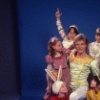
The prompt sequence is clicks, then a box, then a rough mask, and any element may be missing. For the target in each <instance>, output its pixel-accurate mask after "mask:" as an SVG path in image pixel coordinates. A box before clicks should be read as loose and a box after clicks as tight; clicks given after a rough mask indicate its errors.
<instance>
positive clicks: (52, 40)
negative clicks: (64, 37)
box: [50, 36, 58, 42]
mask: <svg viewBox="0 0 100 100" xmlns="http://www.w3.org/2000/svg"><path fill="white" fill-rule="evenodd" d="M55 40H58V38H57V37H56V36H54V37H52V38H51V39H50V42H54V41H55Z"/></svg>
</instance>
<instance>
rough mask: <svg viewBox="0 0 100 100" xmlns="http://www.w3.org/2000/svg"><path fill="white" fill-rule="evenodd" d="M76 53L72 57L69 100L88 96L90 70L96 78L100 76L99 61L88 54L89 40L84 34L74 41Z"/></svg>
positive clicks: (70, 59) (78, 99)
mask: <svg viewBox="0 0 100 100" xmlns="http://www.w3.org/2000/svg"><path fill="white" fill-rule="evenodd" d="M74 45H75V49H76V52H75V53H74V54H73V53H72V54H71V55H70V58H69V61H70V75H71V83H70V87H71V89H72V93H71V94H70V98H69V100H82V99H83V98H85V96H86V92H87V89H88V82H87V78H88V75H89V73H90V69H91V70H92V72H93V75H94V76H98V78H99V75H100V72H99V65H98V61H96V60H94V59H93V58H92V57H91V56H89V55H88V54H87V53H86V48H87V46H88V40H87V38H86V37H85V36H84V35H83V34H79V35H77V36H76V37H75V39H74Z"/></svg>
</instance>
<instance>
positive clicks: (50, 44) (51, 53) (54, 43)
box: [48, 37, 61, 57]
mask: <svg viewBox="0 0 100 100" xmlns="http://www.w3.org/2000/svg"><path fill="white" fill-rule="evenodd" d="M58 41H61V40H60V39H58V38H57V37H52V38H51V39H50V40H49V42H48V50H49V53H50V55H51V56H52V57H54V55H55V50H54V49H53V47H52V46H55V45H56V43H57V42H58Z"/></svg>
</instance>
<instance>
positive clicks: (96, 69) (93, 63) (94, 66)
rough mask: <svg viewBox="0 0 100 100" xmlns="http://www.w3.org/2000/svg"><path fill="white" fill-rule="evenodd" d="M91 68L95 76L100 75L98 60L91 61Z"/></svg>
mask: <svg viewBox="0 0 100 100" xmlns="http://www.w3.org/2000/svg"><path fill="white" fill-rule="evenodd" d="M90 67H91V70H92V73H93V75H94V76H99V75H100V69H99V63H98V61H97V60H93V61H91V63H90Z"/></svg>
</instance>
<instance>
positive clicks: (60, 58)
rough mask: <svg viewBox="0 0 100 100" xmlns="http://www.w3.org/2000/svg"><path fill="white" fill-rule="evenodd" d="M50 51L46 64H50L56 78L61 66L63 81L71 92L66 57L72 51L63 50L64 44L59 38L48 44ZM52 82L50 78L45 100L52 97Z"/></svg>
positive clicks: (54, 38)
mask: <svg viewBox="0 0 100 100" xmlns="http://www.w3.org/2000/svg"><path fill="white" fill-rule="evenodd" d="M48 50H49V54H48V55H47V56H46V62H47V64H48V67H47V68H48V69H49V70H51V71H52V73H54V75H55V76H57V74H56V73H58V69H59V66H60V65H61V67H62V77H61V80H62V81H64V82H65V84H66V86H67V88H68V91H69V82H70V73H69V67H68V66H67V63H66V56H68V55H69V53H70V50H69V49H63V48H62V43H61V41H60V40H59V39H58V38H57V37H53V38H51V39H50V41H49V43H48ZM52 83H53V82H52V80H51V79H50V78H49V77H48V86H47V89H46V90H47V92H46V94H45V96H44V100H48V98H49V97H50V96H51V87H52Z"/></svg>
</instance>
